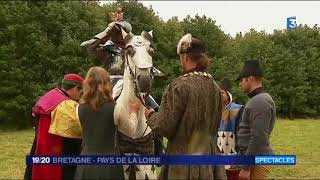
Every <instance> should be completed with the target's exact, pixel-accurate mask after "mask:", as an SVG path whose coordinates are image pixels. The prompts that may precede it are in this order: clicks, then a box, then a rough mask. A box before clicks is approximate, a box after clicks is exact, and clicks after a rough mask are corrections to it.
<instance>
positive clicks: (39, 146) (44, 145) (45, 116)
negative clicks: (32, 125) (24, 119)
mask: <svg viewBox="0 0 320 180" xmlns="http://www.w3.org/2000/svg"><path fill="white" fill-rule="evenodd" d="M67 99H70V98H69V97H67V96H66V95H65V94H64V93H63V92H62V91H61V90H59V89H57V88H56V89H53V90H51V91H49V92H48V93H47V94H45V95H44V96H42V97H41V98H40V100H39V101H38V102H37V103H36V105H35V107H34V110H33V114H34V115H36V116H38V117H39V121H38V129H37V133H38V135H37V143H36V149H35V153H34V155H35V156H37V155H62V154H63V138H62V137H60V136H57V135H53V134H50V133H48V131H49V126H50V122H51V112H52V111H53V110H54V109H55V108H56V107H57V105H59V104H60V103H61V102H62V101H64V100H67ZM32 179H33V180H35V179H42V180H44V179H45V180H61V179H62V166H46V165H35V166H33V167H32Z"/></svg>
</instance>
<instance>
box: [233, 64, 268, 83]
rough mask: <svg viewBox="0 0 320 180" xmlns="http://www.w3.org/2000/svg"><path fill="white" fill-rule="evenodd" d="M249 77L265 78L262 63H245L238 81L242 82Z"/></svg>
mask: <svg viewBox="0 0 320 180" xmlns="http://www.w3.org/2000/svg"><path fill="white" fill-rule="evenodd" d="M249 76H257V77H263V71H262V68H261V67H260V63H259V61H257V60H249V61H245V62H244V65H243V68H242V71H241V72H240V74H239V76H238V78H237V80H240V79H241V78H243V77H249Z"/></svg>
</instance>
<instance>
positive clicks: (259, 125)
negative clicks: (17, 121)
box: [25, 14, 276, 180]
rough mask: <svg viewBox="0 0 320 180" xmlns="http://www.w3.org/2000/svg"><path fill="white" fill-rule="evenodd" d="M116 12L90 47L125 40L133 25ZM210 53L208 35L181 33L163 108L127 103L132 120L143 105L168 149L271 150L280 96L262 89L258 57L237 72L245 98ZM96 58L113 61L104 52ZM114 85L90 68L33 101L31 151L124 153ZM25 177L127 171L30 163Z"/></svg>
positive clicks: (54, 179)
mask: <svg viewBox="0 0 320 180" xmlns="http://www.w3.org/2000/svg"><path fill="white" fill-rule="evenodd" d="M117 15H118V16H117V18H118V19H116V20H117V21H116V22H112V23H110V24H109V26H108V28H107V29H106V30H105V31H103V32H102V33H99V34H98V35H97V36H95V38H93V39H92V40H90V41H88V42H85V43H84V44H89V45H90V47H93V46H94V47H95V48H93V49H92V48H91V49H90V50H91V51H92V50H98V51H99V53H105V51H103V50H105V49H104V47H103V46H98V45H99V44H104V43H106V42H107V41H106V39H113V40H114V41H115V42H117V41H118V40H119V39H120V41H119V42H120V43H118V44H120V45H119V47H122V46H121V45H123V44H122V43H123V41H121V37H122V36H119V33H123V30H124V29H125V31H126V33H129V32H130V31H131V26H130V24H129V23H127V22H125V21H123V19H122V17H121V16H119V14H117ZM119 27H120V28H119ZM122 27H123V28H122ZM115 28H116V29H117V30H118V31H117V32H114V29H115ZM111 37H112V38H111ZM114 38H117V39H116V40H115V39H114ZM92 45H93V46H92ZM97 48H98V49H97ZM99 48H100V49H99ZM206 52H207V46H206V43H205V42H204V41H201V40H199V39H197V38H195V37H193V36H192V35H191V34H189V33H188V34H186V35H184V36H183V37H182V38H181V39H180V41H179V42H178V45H177V54H178V56H179V61H180V65H181V69H182V72H181V75H180V76H179V77H177V78H176V79H174V80H173V81H172V82H171V83H170V84H168V85H167V87H166V89H165V90H164V92H163V95H162V99H161V104H160V108H159V109H156V110H155V108H145V107H144V106H142V104H141V102H140V101H139V100H137V101H134V102H129V104H128V107H129V112H128V114H129V118H130V120H129V121H135V120H136V118H137V112H138V110H139V109H141V108H144V114H145V116H146V119H147V124H148V126H149V127H150V128H151V129H152V132H153V133H155V134H157V135H158V136H161V137H165V138H166V139H167V140H168V141H167V144H166V151H165V154H166V155H215V154H223V155H272V154H274V152H273V149H272V147H271V144H270V140H269V138H270V134H271V132H272V129H273V126H274V123H275V119H276V110H275V103H274V101H273V99H272V97H271V96H270V95H269V94H268V93H267V92H265V90H264V89H263V86H262V80H263V71H262V68H261V66H260V64H259V61H257V60H249V61H245V63H244V66H243V68H242V71H241V72H240V73H239V76H238V78H237V81H238V82H239V85H240V89H241V90H242V91H243V92H244V93H246V94H247V95H248V97H249V100H248V102H247V103H246V104H245V105H240V104H236V103H235V102H234V98H233V96H232V87H231V84H232V81H231V80H229V79H227V78H225V79H223V80H222V81H221V83H219V84H218V83H217V82H216V80H215V79H214V77H213V76H212V75H210V74H209V73H208V72H206V70H207V67H208V65H209V63H210V59H209V58H208V56H207V55H206ZM96 54H97V53H96ZM99 57H100V58H101V57H102V60H103V62H105V63H110V61H108V58H107V59H105V56H101V55H100V56H99ZM107 57H109V59H110V57H111V56H110V55H108V56H107ZM105 60H107V61H105ZM115 85H116V83H114V84H112V79H111V78H110V73H109V72H108V71H107V70H106V69H104V68H101V67H91V68H90V69H89V70H88V72H87V74H86V77H85V78H83V77H81V76H80V75H77V74H66V75H65V76H64V78H63V80H62V82H61V86H60V87H58V88H55V89H53V90H51V91H49V92H47V93H46V94H45V95H43V96H42V97H41V98H40V99H39V100H38V101H37V103H36V104H35V106H34V108H33V115H34V117H36V119H37V123H36V133H35V140H34V143H33V146H32V148H31V152H30V154H32V155H119V152H118V151H117V150H116V149H115V143H116V142H115V136H116V131H117V126H116V123H115V121H114V117H113V114H114V108H115V104H116V102H115V100H114V92H113V86H115ZM270 171H271V167H270V166H265V165H259V166H230V165H226V166H209V165H201V166H195V165H193V166H172V165H166V166H162V167H161V172H160V175H159V179H232V180H234V179H267V178H268V175H269V174H270ZM25 179H48V180H49V179H50V180H61V179H68V180H70V179H124V170H123V167H122V166H115V165H114V166H99V165H78V166H58V165H56V166H49V165H37V166H27V167H26V173H25Z"/></svg>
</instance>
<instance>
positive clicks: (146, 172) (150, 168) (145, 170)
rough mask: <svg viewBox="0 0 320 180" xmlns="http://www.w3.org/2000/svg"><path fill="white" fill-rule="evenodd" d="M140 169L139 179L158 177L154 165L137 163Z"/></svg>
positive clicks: (138, 172)
mask: <svg viewBox="0 0 320 180" xmlns="http://www.w3.org/2000/svg"><path fill="white" fill-rule="evenodd" d="M137 166H138V169H139V170H140V171H137V176H136V177H137V179H145V180H147V179H148V180H149V179H150V180H151V179H157V172H156V169H155V166H154V165H137Z"/></svg>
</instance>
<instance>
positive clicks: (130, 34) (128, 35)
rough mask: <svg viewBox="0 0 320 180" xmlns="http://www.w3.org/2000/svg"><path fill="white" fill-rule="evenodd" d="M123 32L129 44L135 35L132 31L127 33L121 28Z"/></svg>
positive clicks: (124, 38) (125, 40)
mask: <svg viewBox="0 0 320 180" xmlns="http://www.w3.org/2000/svg"><path fill="white" fill-rule="evenodd" d="M121 33H122V38H123V40H124V42H125V44H127V43H128V42H129V41H130V39H131V38H132V37H133V34H132V33H131V32H129V33H127V32H126V31H124V30H123V29H122V28H121Z"/></svg>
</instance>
